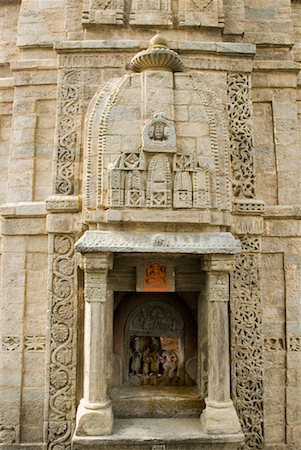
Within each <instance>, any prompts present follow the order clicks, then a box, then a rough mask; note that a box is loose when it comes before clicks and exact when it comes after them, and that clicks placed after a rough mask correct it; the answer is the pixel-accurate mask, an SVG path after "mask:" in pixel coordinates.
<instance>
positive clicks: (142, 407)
mask: <svg viewBox="0 0 301 450" xmlns="http://www.w3.org/2000/svg"><path fill="white" fill-rule="evenodd" d="M187 296H188V299H186V301H185V299H184V298H182V297H180V296H179V295H178V294H176V293H159V292H154V293H130V294H129V293H127V294H122V293H116V295H115V306H116V307H115V314H114V363H113V383H112V400H113V409H114V416H115V417H119V418H128V417H198V416H199V415H200V412H201V411H202V409H203V407H204V405H203V400H202V399H201V398H200V394H199V388H198V385H197V383H198V376H197V372H198V368H197V353H198V349H197V323H196V318H195V317H196V316H197V299H198V294H197V293H190V294H188V295H187Z"/></svg>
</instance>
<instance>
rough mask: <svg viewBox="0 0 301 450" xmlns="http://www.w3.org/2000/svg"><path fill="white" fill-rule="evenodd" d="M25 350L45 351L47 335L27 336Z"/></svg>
mask: <svg viewBox="0 0 301 450" xmlns="http://www.w3.org/2000/svg"><path fill="white" fill-rule="evenodd" d="M24 345H25V350H26V351H28V352H33V351H36V352H37V351H44V350H45V349H46V337H45V336H25V342H24Z"/></svg>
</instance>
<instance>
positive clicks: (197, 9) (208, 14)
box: [179, 0, 224, 27]
mask: <svg viewBox="0 0 301 450" xmlns="http://www.w3.org/2000/svg"><path fill="white" fill-rule="evenodd" d="M179 11H180V13H179V24H180V26H181V27H200V26H201V27H220V26H222V25H223V23H224V13H223V0H179Z"/></svg>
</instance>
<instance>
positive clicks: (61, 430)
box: [45, 235, 77, 450]
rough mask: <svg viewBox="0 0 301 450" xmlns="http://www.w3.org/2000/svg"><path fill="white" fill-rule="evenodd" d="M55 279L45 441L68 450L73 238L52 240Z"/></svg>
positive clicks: (71, 419)
mask: <svg viewBox="0 0 301 450" xmlns="http://www.w3.org/2000/svg"><path fill="white" fill-rule="evenodd" d="M50 240H51V241H50V242H51V245H52V248H53V253H52V265H51V269H52V280H51V294H50V304H49V310H50V311H49V314H50V317H49V323H50V329H49V344H48V345H49V346H50V347H49V355H50V358H49V372H48V373H49V381H48V383H49V402H48V411H47V412H46V422H47V425H46V427H45V432H46V433H47V435H46V436H45V442H48V449H49V450H65V449H66V450H67V449H68V450H69V449H70V445H71V436H72V432H73V427H74V420H75V412H76V405H75V380H76V374H75V368H76V320H77V318H76V295H75V292H76V276H75V266H74V238H73V236H70V235H55V236H51V237H50Z"/></svg>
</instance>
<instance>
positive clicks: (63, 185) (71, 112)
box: [54, 69, 82, 195]
mask: <svg viewBox="0 0 301 450" xmlns="http://www.w3.org/2000/svg"><path fill="white" fill-rule="evenodd" d="M81 76H82V72H81V71H79V70H71V69H70V70H64V71H62V72H61V74H60V81H59V86H58V105H57V125H56V131H57V132H56V136H57V142H56V154H55V164H56V167H55V179H54V194H61V195H74V194H77V193H78V182H77V180H78V178H79V177H78V173H77V172H78V164H79V151H80V133H81V113H82V104H81V103H82V100H81V97H82V95H81V89H82V85H81Z"/></svg>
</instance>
